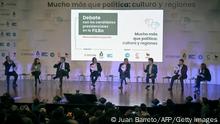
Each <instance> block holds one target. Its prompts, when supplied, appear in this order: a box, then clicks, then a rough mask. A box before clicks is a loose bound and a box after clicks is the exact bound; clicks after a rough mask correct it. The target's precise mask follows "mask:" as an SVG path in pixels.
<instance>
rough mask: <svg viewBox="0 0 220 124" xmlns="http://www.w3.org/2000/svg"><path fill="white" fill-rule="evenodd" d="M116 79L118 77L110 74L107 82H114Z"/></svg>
mask: <svg viewBox="0 0 220 124" xmlns="http://www.w3.org/2000/svg"><path fill="white" fill-rule="evenodd" d="M115 77H117V76H114V75H112V74H110V75H107V76H106V80H107V81H108V82H113V81H114V78H115Z"/></svg>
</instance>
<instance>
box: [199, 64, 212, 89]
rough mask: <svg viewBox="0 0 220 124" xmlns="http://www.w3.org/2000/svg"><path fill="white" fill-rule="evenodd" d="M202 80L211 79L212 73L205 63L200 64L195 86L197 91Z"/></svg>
mask: <svg viewBox="0 0 220 124" xmlns="http://www.w3.org/2000/svg"><path fill="white" fill-rule="evenodd" d="M201 81H211V74H210V71H209V69H208V68H207V66H206V64H205V63H202V64H201V65H200V69H199V71H198V75H197V78H196V85H195V88H197V90H196V92H199V91H200V83H201Z"/></svg>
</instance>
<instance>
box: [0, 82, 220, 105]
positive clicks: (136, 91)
mask: <svg viewBox="0 0 220 124" xmlns="http://www.w3.org/2000/svg"><path fill="white" fill-rule="evenodd" d="M17 84H18V87H17V88H16V89H13V88H12V87H10V94H11V95H12V96H13V97H14V98H15V100H16V102H18V103H31V102H32V100H33V98H35V97H39V98H40V99H41V100H43V99H44V100H46V101H47V102H48V103H52V99H53V97H54V96H55V95H60V94H61V95H62V96H63V94H64V93H73V94H74V93H75V92H76V90H80V93H86V94H90V93H91V94H95V95H96V96H97V98H100V97H104V98H106V99H107V101H110V102H112V103H113V104H115V105H120V106H133V105H140V104H141V103H145V104H147V105H148V106H150V105H151V101H152V99H154V98H157V99H158V100H160V101H161V102H163V101H165V100H166V99H172V100H173V101H174V102H175V103H184V101H185V97H187V96H189V95H190V96H192V97H193V95H194V88H193V86H194V84H185V86H184V87H185V90H184V92H183V93H181V86H180V84H179V83H178V84H177V83H175V84H174V86H173V91H172V92H169V91H168V90H167V89H168V87H169V84H168V83H156V84H155V88H154V90H152V87H151V88H150V90H149V91H147V90H146V89H145V86H146V83H139V82H138V83H137V82H133V83H129V84H128V85H126V86H124V88H123V90H119V89H118V86H119V82H97V83H96V88H95V89H93V87H92V86H91V85H90V82H74V81H69V80H65V81H64V83H63V88H62V89H60V88H59V82H58V80H55V81H54V80H44V81H42V84H40V85H39V86H38V88H35V87H34V80H18V82H17ZM5 92H6V83H5V81H0V95H2V94H3V93H5ZM201 97H208V98H209V99H213V100H214V99H218V98H220V85H215V84H208V85H207V84H203V85H202V86H201V93H200V98H201Z"/></svg>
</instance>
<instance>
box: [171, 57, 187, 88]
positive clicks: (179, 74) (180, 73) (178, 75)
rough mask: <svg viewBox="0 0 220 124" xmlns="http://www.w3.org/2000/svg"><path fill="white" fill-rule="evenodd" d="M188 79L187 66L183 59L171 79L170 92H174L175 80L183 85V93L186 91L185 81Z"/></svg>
mask: <svg viewBox="0 0 220 124" xmlns="http://www.w3.org/2000/svg"><path fill="white" fill-rule="evenodd" d="M186 78H187V66H186V65H185V64H184V60H183V59H179V64H178V66H177V67H175V70H174V76H172V78H171V83H170V88H169V89H168V90H169V91H171V90H172V87H173V83H174V81H175V80H177V79H179V80H180V83H181V88H182V89H181V91H183V90H184V85H183V80H184V79H186Z"/></svg>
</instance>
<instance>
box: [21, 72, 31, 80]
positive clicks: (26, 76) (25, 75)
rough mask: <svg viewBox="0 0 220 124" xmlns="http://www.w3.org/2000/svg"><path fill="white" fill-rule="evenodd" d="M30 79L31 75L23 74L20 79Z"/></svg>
mask: <svg viewBox="0 0 220 124" xmlns="http://www.w3.org/2000/svg"><path fill="white" fill-rule="evenodd" d="M28 78H29V79H30V74H26V73H21V74H19V79H28Z"/></svg>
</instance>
